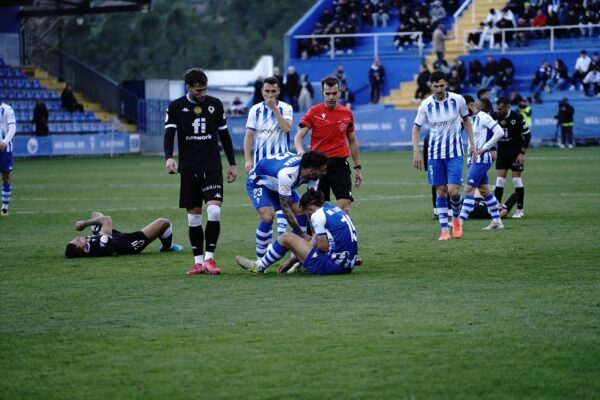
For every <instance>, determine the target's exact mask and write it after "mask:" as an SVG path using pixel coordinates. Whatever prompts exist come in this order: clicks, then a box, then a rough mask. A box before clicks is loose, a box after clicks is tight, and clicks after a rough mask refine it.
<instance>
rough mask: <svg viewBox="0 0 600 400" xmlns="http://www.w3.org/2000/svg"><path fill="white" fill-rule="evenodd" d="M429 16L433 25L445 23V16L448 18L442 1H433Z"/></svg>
mask: <svg viewBox="0 0 600 400" xmlns="http://www.w3.org/2000/svg"><path fill="white" fill-rule="evenodd" d="M429 16H430V17H431V23H432V24H433V25H439V24H443V23H444V18H446V10H445V9H444V7H443V6H442V2H441V1H440V0H435V1H434V2H433V3H431V8H430V9H429Z"/></svg>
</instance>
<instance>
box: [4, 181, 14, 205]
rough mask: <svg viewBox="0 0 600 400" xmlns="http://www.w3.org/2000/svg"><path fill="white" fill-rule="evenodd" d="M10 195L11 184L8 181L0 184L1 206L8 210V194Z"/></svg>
mask: <svg viewBox="0 0 600 400" xmlns="http://www.w3.org/2000/svg"><path fill="white" fill-rule="evenodd" d="M11 195H12V186H11V185H10V183H3V184H2V208H4V209H7V210H8V203H10V196H11Z"/></svg>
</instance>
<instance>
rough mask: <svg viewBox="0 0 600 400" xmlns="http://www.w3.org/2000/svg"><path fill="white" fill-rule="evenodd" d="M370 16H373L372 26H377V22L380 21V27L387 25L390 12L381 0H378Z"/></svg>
mask: <svg viewBox="0 0 600 400" xmlns="http://www.w3.org/2000/svg"><path fill="white" fill-rule="evenodd" d="M371 18H373V26H375V27H377V26H379V25H378V23H379V22H381V26H382V27H386V26H388V21H389V20H390V13H389V10H388V9H387V6H386V5H385V2H384V1H383V0H381V1H379V3H378V4H377V6H376V7H375V8H374V11H373V14H371Z"/></svg>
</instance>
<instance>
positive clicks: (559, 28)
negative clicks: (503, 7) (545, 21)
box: [463, 24, 600, 53]
mask: <svg viewBox="0 0 600 400" xmlns="http://www.w3.org/2000/svg"><path fill="white" fill-rule="evenodd" d="M572 29H577V30H578V31H579V32H582V30H586V29H600V24H577V25H561V26H544V27H531V28H504V29H498V30H497V31H496V32H495V34H500V35H501V40H500V42H499V43H495V42H492V43H493V45H492V47H493V46H494V45H496V44H498V45H499V46H500V49H501V51H502V53H506V51H507V49H509V47H508V46H509V44H510V43H507V41H506V35H507V33H509V32H514V34H515V35H517V34H518V33H521V32H545V31H550V37H549V38H548V37H544V36H543V35H541V36H540V37H534V36H532V35H529V37H527V40H531V39H550V43H549V49H550V52H554V48H555V42H556V40H557V38H556V31H570V30H572ZM481 32H482V31H480V30H479V29H468V30H465V31H463V43H464V46H465V50H469V43H468V37H469V34H471V33H481ZM590 38H592V36H590ZM513 40H514V39H513ZM521 47H527V45H524V46H519V47H517V48H521Z"/></svg>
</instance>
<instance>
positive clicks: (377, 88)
mask: <svg viewBox="0 0 600 400" xmlns="http://www.w3.org/2000/svg"><path fill="white" fill-rule="evenodd" d="M384 79H385V69H384V68H383V65H381V63H380V62H379V58H377V57H375V59H374V60H373V64H371V68H369V85H370V86H371V103H372V104H377V103H379V98H380V97H381V88H382V87H383V81H384Z"/></svg>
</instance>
